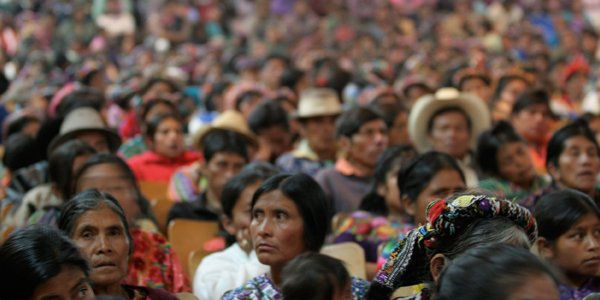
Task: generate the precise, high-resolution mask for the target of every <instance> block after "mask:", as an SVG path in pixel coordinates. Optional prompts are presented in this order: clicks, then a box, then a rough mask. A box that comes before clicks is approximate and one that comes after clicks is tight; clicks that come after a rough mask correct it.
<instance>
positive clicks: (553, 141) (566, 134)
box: [546, 118, 600, 168]
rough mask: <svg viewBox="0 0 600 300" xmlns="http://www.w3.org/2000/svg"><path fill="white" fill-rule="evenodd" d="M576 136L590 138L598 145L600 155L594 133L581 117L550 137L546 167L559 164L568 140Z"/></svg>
mask: <svg viewBox="0 0 600 300" xmlns="http://www.w3.org/2000/svg"><path fill="white" fill-rule="evenodd" d="M575 136H582V137H584V138H586V139H587V140H589V141H590V142H591V143H592V144H594V146H595V147H596V153H598V155H600V147H598V142H597V141H596V137H595V136H594V133H593V132H592V130H591V129H590V127H589V126H588V124H587V122H586V121H585V120H583V119H581V118H579V119H576V120H575V121H573V122H572V123H570V124H567V125H565V126H564V127H562V128H560V129H559V130H557V131H556V132H555V133H554V134H553V135H552V138H550V141H549V142H548V146H547V148H546V149H547V151H546V168H548V167H549V166H558V159H559V157H560V155H561V154H562V152H563V150H564V149H565V144H566V142H567V140H568V139H570V138H572V137H575Z"/></svg>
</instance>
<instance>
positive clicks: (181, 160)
mask: <svg viewBox="0 0 600 300" xmlns="http://www.w3.org/2000/svg"><path fill="white" fill-rule="evenodd" d="M144 134H145V138H146V144H147V145H148V149H149V150H147V151H146V152H144V153H142V154H140V155H136V156H134V157H132V158H130V159H129V160H128V161H127V163H128V164H129V167H130V168H131V169H132V170H133V173H134V174H135V177H136V178H137V180H138V181H155V182H156V181H158V182H164V183H169V179H171V175H173V173H175V170H176V169H177V168H179V167H182V166H185V165H189V164H191V163H193V162H195V161H197V160H198V159H199V158H200V155H199V154H198V153H196V152H194V151H190V150H186V149H185V143H184V140H183V137H184V134H183V124H182V123H181V121H180V118H179V116H177V115H175V114H163V115H159V116H157V117H156V118H154V119H152V120H151V121H150V122H148V124H146V131H145V133H144Z"/></svg>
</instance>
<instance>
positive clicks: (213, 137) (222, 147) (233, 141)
mask: <svg viewBox="0 0 600 300" xmlns="http://www.w3.org/2000/svg"><path fill="white" fill-rule="evenodd" d="M246 143H247V142H246V139H245V138H244V137H243V136H242V135H241V134H239V133H237V132H234V131H231V130H214V131H212V132H209V133H207V134H206V135H205V136H204V138H203V139H202V153H203V154H204V159H205V161H207V162H208V161H210V160H211V159H212V158H213V156H215V154H217V153H219V152H230V153H235V154H238V155H239V156H241V157H243V158H244V159H245V160H246V161H248V160H249V157H248V148H247V146H246Z"/></svg>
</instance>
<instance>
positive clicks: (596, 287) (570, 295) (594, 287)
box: [558, 277, 600, 300]
mask: <svg viewBox="0 0 600 300" xmlns="http://www.w3.org/2000/svg"><path fill="white" fill-rule="evenodd" d="M558 290H559V292H560V300H582V299H584V298H585V297H586V296H587V295H589V294H591V293H598V292H600V278H597V277H595V278H592V279H590V280H588V281H587V282H586V283H585V284H584V285H583V286H581V287H580V288H578V289H574V288H572V287H570V286H567V285H564V284H559V285H558Z"/></svg>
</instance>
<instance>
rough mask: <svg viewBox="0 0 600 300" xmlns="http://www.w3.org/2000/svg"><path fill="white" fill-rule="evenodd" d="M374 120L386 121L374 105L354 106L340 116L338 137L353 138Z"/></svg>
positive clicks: (337, 127)
mask: <svg viewBox="0 0 600 300" xmlns="http://www.w3.org/2000/svg"><path fill="white" fill-rule="evenodd" d="M374 120H382V121H384V122H385V118H384V117H383V116H382V115H381V114H380V113H379V112H378V111H376V110H375V109H373V108H372V107H357V108H353V109H351V110H348V111H346V112H344V113H342V115H340V116H339V117H338V119H337V121H336V124H335V135H336V137H342V136H345V137H348V138H351V137H352V136H353V135H355V134H356V133H358V131H359V130H360V128H361V127H362V126H363V125H365V124H366V123H369V122H371V121H374Z"/></svg>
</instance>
